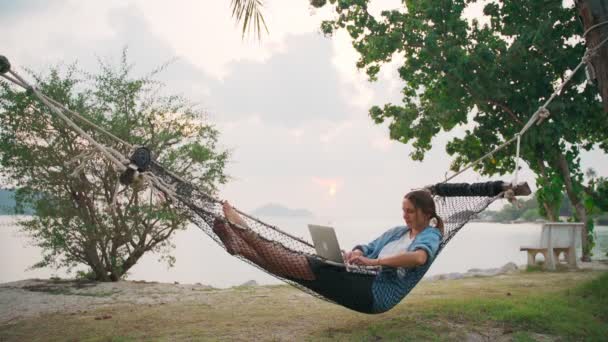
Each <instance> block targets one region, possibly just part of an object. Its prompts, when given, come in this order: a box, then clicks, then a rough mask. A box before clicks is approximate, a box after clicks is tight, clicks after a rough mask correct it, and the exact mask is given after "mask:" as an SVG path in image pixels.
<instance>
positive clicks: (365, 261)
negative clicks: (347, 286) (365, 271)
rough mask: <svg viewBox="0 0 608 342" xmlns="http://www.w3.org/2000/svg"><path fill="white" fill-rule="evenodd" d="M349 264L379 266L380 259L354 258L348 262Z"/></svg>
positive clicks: (360, 256) (361, 256)
mask: <svg viewBox="0 0 608 342" xmlns="http://www.w3.org/2000/svg"><path fill="white" fill-rule="evenodd" d="M350 263H351V264H354V265H361V266H380V259H370V258H366V257H364V256H363V255H359V256H356V257H354V258H352V260H351V261H350Z"/></svg>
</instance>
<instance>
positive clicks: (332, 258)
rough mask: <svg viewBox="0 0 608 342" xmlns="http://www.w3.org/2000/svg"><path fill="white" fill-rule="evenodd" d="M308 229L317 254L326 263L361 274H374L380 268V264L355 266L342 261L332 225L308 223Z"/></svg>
mask: <svg viewBox="0 0 608 342" xmlns="http://www.w3.org/2000/svg"><path fill="white" fill-rule="evenodd" d="M308 230H309V231H310V236H311V237H312V242H313V243H314V245H315V249H316V250H317V254H318V255H319V256H321V257H323V258H325V259H327V260H326V261H325V262H326V263H328V264H335V265H336V266H342V267H345V268H346V270H347V271H348V272H355V273H362V274H376V273H377V272H378V271H379V270H380V269H381V267H380V266H357V265H351V264H347V263H344V259H343V258H342V250H341V249H340V245H339V244H338V238H337V237H336V232H335V231H334V229H333V228H332V227H326V226H319V225H316V224H309V225H308Z"/></svg>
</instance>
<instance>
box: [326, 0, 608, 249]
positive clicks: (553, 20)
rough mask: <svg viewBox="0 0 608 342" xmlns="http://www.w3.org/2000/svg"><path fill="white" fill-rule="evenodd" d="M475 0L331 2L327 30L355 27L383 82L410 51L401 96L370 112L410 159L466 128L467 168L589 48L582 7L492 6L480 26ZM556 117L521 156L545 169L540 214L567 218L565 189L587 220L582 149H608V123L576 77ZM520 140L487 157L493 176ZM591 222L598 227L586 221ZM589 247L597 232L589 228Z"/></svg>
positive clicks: (451, 149)
mask: <svg viewBox="0 0 608 342" xmlns="http://www.w3.org/2000/svg"><path fill="white" fill-rule="evenodd" d="M477 2H478V1H475V0H466V1H465V0H456V1H453V0H450V1H448V0H424V1H409V0H408V1H404V2H403V4H404V8H403V9H402V10H391V11H384V12H382V14H381V18H376V17H374V16H372V15H371V14H370V13H369V12H368V3H369V1H368V0H329V4H330V5H331V6H333V7H334V8H335V10H336V18H335V19H334V20H330V21H325V22H323V23H322V26H321V29H322V30H323V32H325V33H326V34H331V33H332V32H334V31H336V30H342V29H343V30H346V31H347V32H348V33H349V34H350V37H351V38H352V41H353V46H354V48H355V49H356V50H357V52H358V53H359V56H360V58H359V60H358V62H357V66H358V67H359V68H362V69H365V70H366V72H367V74H368V75H369V77H370V79H371V80H375V79H376V77H377V74H378V72H379V70H380V67H381V66H382V65H384V64H386V63H388V62H390V61H391V60H392V59H393V57H394V56H395V55H400V56H402V57H403V60H404V62H403V64H402V65H401V67H400V68H399V75H400V77H401V79H402V80H403V81H404V87H403V90H402V93H403V101H402V103H399V104H392V103H388V104H385V105H384V106H383V107H378V106H374V107H373V108H371V109H370V115H371V117H372V119H373V120H374V121H375V122H376V123H378V124H380V123H383V122H388V123H389V130H390V137H391V138H392V139H394V140H397V141H400V142H402V143H411V144H412V146H413V147H414V152H413V153H412V155H411V157H412V158H413V159H415V160H423V158H424V155H425V153H426V152H427V151H428V150H429V149H430V148H431V145H432V144H431V141H432V138H433V137H434V136H436V135H437V134H438V133H439V132H441V131H451V130H453V129H456V128H464V129H465V132H464V135H463V136H462V137H457V138H454V139H452V140H451V141H450V142H449V143H448V145H447V148H446V149H447V153H448V154H449V155H451V156H454V159H453V162H452V164H451V169H452V170H459V169H461V168H462V167H463V166H464V165H466V164H468V163H469V162H471V161H474V160H477V159H478V158H480V157H481V156H483V155H484V154H486V153H487V152H490V151H492V150H494V149H495V148H496V147H498V146H500V145H501V144H502V143H503V142H505V141H506V140H507V139H509V138H511V137H513V136H515V134H517V133H518V132H519V131H520V130H521V129H522V128H523V126H524V125H525V123H526V122H527V121H528V119H529V117H530V116H531V114H532V113H534V112H535V111H536V110H537V108H539V106H540V105H541V104H542V103H543V102H544V101H546V100H547V99H548V98H549V96H550V95H551V94H552V93H553V92H554V90H555V87H556V86H557V84H559V83H560V81H561V80H563V79H564V78H565V76H566V74H567V72H568V70H572V69H573V68H574V67H575V66H576V65H577V64H578V62H579V61H580V58H581V57H582V56H583V53H584V50H585V47H584V44H582V43H581V42H580V39H578V40H577V39H576V38H577V37H580V34H581V33H582V32H581V31H582V30H581V26H580V23H578V22H577V19H576V18H577V16H576V11H575V9H574V8H571V7H564V6H563V4H562V2H561V1H540V0H533V1H531V0H506V1H500V2H497V1H492V2H490V3H488V4H486V5H485V7H484V14H485V16H486V18H487V19H488V23H487V24H480V22H479V21H478V20H477V19H473V20H471V21H470V22H469V21H468V19H467V18H465V17H464V16H463V11H464V10H465V9H466V8H467V7H468V6H470V5H471V4H475V3H477ZM548 109H549V111H550V113H551V116H550V118H549V119H548V120H545V121H544V123H543V124H542V125H540V126H535V127H534V128H532V130H533V131H531V132H529V133H528V134H526V135H524V136H523V137H522V141H521V158H522V159H523V160H524V161H525V162H527V164H528V166H529V167H530V168H531V169H532V170H533V171H534V172H535V173H536V183H537V186H538V196H539V200H540V201H541V203H542V204H543V205H542V207H541V211H542V213H543V214H544V215H545V216H547V217H549V218H550V219H553V220H554V219H557V210H559V206H560V204H561V193H562V189H564V188H565V190H566V193H567V195H568V197H569V199H570V201H571V202H572V205H573V206H574V208H575V211H576V216H577V219H578V220H580V221H582V222H588V218H587V212H586V210H585V207H584V204H583V202H582V193H583V186H582V181H583V174H582V171H581V167H580V164H579V153H580V151H581V150H582V149H584V150H589V149H591V148H593V147H594V146H599V147H600V148H602V149H603V150H604V151H607V150H608V140H606V137H607V134H608V133H607V132H608V120H606V117H605V114H603V113H602V108H601V103H600V101H599V96H598V93H597V89H595V88H592V87H589V86H586V85H585V84H584V75H583V74H577V75H576V76H575V78H574V79H573V84H571V86H570V87H567V88H566V89H564V90H563V93H562V94H561V96H560V97H558V98H556V100H554V101H553V102H552V104H551V105H550V106H549V107H548ZM514 155H515V147H514V146H513V147H512V148H510V149H503V150H501V151H499V152H497V153H495V154H494V156H493V157H492V158H488V159H486V160H485V161H484V162H482V163H481V164H479V165H478V166H477V167H476V168H475V170H476V171H477V172H479V173H481V174H483V175H494V174H505V173H509V172H511V171H513V170H514V167H515V158H514ZM588 230H592V225H590V226H588ZM583 234H584V236H583V246H584V256H585V257H588V255H589V251H590V250H589V248H588V246H589V244H588V243H587V241H588V239H590V238H591V236H592V234H591V233H590V231H587V232H584V233H583Z"/></svg>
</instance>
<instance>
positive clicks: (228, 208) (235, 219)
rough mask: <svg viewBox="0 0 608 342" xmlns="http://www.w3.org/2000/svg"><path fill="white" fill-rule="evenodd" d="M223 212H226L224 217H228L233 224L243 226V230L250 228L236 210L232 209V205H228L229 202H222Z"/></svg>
mask: <svg viewBox="0 0 608 342" xmlns="http://www.w3.org/2000/svg"><path fill="white" fill-rule="evenodd" d="M222 210H223V211H224V217H226V219H227V220H228V221H230V222H231V223H233V224H236V225H238V226H241V227H242V228H248V227H249V226H247V223H246V222H245V220H243V218H242V217H241V215H239V214H238V213H237V212H236V210H234V208H233V207H232V205H230V203H228V201H224V202H222Z"/></svg>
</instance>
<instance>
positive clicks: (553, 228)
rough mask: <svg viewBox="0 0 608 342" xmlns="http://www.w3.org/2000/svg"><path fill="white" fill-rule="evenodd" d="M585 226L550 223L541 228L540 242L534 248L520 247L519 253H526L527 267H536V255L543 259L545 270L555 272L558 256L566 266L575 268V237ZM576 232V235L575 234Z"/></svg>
mask: <svg viewBox="0 0 608 342" xmlns="http://www.w3.org/2000/svg"><path fill="white" fill-rule="evenodd" d="M584 227H585V225H584V224H583V223H580V222H550V223H545V224H543V226H542V230H541V235H540V242H539V244H538V245H536V246H525V247H520V249H519V250H520V251H526V252H528V266H534V265H536V255H537V254H539V253H540V254H542V255H543V256H544V257H545V265H544V266H545V269H548V270H555V264H556V263H558V262H559V256H560V254H562V253H563V254H564V259H566V262H567V264H568V266H570V267H573V268H576V267H577V266H576V243H577V237H579V236H581V231H580V230H579V229H583V228H584ZM577 232H578V233H577Z"/></svg>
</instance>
